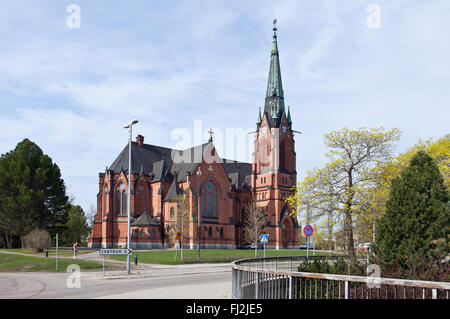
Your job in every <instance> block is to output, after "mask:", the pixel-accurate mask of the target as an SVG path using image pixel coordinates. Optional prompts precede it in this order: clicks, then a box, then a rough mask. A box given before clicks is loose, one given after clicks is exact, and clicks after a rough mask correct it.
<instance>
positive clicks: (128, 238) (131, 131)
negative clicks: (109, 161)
mask: <svg viewBox="0 0 450 319" xmlns="http://www.w3.org/2000/svg"><path fill="white" fill-rule="evenodd" d="M137 123H138V120H133V121H132V122H131V123H130V124H128V125H125V126H124V127H123V128H128V129H129V132H130V138H129V140H128V194H127V195H128V205H127V211H128V227H127V230H128V231H127V249H128V250H129V249H130V215H131V186H130V185H131V138H132V135H133V125H135V124H137ZM127 274H128V275H129V274H130V254H128V255H127Z"/></svg>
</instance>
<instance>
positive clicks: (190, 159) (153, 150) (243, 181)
mask: <svg viewBox="0 0 450 319" xmlns="http://www.w3.org/2000/svg"><path fill="white" fill-rule="evenodd" d="M212 147H214V144H213V143H212V142H208V143H204V144H202V145H197V146H195V147H191V148H188V149H186V150H182V151H178V150H172V149H170V148H166V147H161V146H155V145H149V144H143V146H142V147H139V145H138V144H137V143H135V142H132V143H131V155H132V165H131V171H132V172H133V173H135V174H139V173H141V172H142V173H143V174H144V175H147V176H151V178H152V182H157V181H173V180H174V176H176V180H177V182H185V181H186V176H187V175H188V174H191V175H194V174H195V169H196V168H197V165H198V164H199V163H201V161H202V157H203V153H204V152H208V151H209V150H210V148H212ZM128 152H129V151H128V144H127V145H126V146H125V147H124V149H123V150H122V152H121V153H120V154H119V156H118V157H117V158H116V160H115V161H114V162H113V163H112V165H111V166H110V168H109V170H111V171H113V173H115V174H118V173H120V172H121V171H123V172H124V173H125V174H128ZM172 152H178V153H175V155H177V157H174V160H173V159H172V155H173V154H172ZM222 161H223V163H222V165H223V167H224V170H225V172H226V174H227V175H228V177H229V178H230V179H231V184H232V187H233V185H234V188H235V189H242V188H243V187H244V186H245V187H250V185H251V167H252V165H251V164H249V163H243V162H237V161H231V160H222ZM238 172H239V173H238ZM177 187H178V185H176V187H175V186H174V190H173V191H171V189H169V192H168V194H167V195H166V199H167V200H169V199H172V198H175V197H174V196H176V195H174V194H176V190H175V188H177ZM171 188H172V186H171ZM177 191H178V190H177ZM169 193H170V196H169Z"/></svg>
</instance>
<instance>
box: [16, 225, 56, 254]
mask: <svg viewBox="0 0 450 319" xmlns="http://www.w3.org/2000/svg"><path fill="white" fill-rule="evenodd" d="M22 242H23V246H24V247H25V248H28V249H31V250H33V251H35V252H40V251H43V250H44V249H48V248H49V247H50V245H51V239H50V235H49V233H48V232H47V231H46V230H43V229H35V230H33V231H32V232H31V233H29V234H28V235H26V236H23V238H22Z"/></svg>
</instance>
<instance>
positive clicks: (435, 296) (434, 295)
mask: <svg viewBox="0 0 450 319" xmlns="http://www.w3.org/2000/svg"><path fill="white" fill-rule="evenodd" d="M431 298H433V299H437V289H433V293H432V297H431Z"/></svg>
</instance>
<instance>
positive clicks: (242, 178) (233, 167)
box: [222, 160, 252, 190]
mask: <svg viewBox="0 0 450 319" xmlns="http://www.w3.org/2000/svg"><path fill="white" fill-rule="evenodd" d="M222 166H223V168H224V169H225V172H226V173H227V175H228V177H229V178H230V179H231V186H232V187H234V188H235V189H239V190H241V189H243V188H244V187H246V188H250V187H251V174H252V164H249V163H244V162H238V161H230V160H223V164H222Z"/></svg>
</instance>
